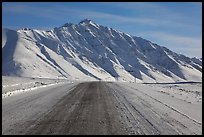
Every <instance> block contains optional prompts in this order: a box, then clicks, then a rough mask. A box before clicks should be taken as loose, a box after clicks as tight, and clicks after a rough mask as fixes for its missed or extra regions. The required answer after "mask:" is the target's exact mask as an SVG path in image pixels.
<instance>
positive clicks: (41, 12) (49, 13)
mask: <svg viewBox="0 0 204 137" xmlns="http://www.w3.org/2000/svg"><path fill="white" fill-rule="evenodd" d="M145 5H146V7H152V8H153V7H154V8H156V7H157V6H155V5H154V6H153V5H150V4H148V5H147V4H145ZM3 12H13V13H21V14H30V15H34V16H39V17H45V18H50V19H54V20H65V17H67V16H73V15H76V16H77V17H81V19H83V18H94V19H104V20H106V22H110V23H119V22H120V23H126V24H127V23H132V24H134V23H135V24H142V25H151V26H161V25H163V26H170V27H171V26H174V27H184V26H186V27H190V26H189V25H187V24H183V23H179V22H176V21H172V20H161V19H160V18H159V19H155V18H149V17H148V18H146V17H136V16H132V17H127V16H121V15H116V14H110V13H104V12H97V11H91V10H84V9H79V8H73V7H67V6H66V7H65V6H52V7H49V8H48V7H47V8H45V7H33V6H29V5H23V4H21V5H6V6H3Z"/></svg>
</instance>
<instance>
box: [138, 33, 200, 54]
mask: <svg viewBox="0 0 204 137" xmlns="http://www.w3.org/2000/svg"><path fill="white" fill-rule="evenodd" d="M139 35H140V36H142V37H145V38H148V39H149V40H152V41H153V40H154V41H155V43H157V44H158V43H159V44H160V45H161V46H166V47H168V48H169V49H171V50H173V51H175V52H180V53H182V54H185V55H188V56H191V57H194V56H195V57H201V56H202V38H195V37H187V36H179V35H174V34H169V33H165V32H156V31H149V32H141V33H139Z"/></svg>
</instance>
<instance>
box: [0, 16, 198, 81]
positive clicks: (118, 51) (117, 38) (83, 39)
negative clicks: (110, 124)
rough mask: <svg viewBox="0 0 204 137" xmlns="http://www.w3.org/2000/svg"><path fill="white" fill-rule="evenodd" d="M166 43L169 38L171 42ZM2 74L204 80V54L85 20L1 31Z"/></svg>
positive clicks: (147, 79)
mask: <svg viewBox="0 0 204 137" xmlns="http://www.w3.org/2000/svg"><path fill="white" fill-rule="evenodd" d="M167 42H168V41H167ZM2 75H15V76H25V77H48V78H58V77H66V78H68V79H72V80H73V79H74V80H77V79H79V80H99V79H101V80H110V81H115V80H119V81H134V80H135V78H136V81H137V82H142V81H143V82H175V81H202V59H197V58H189V57H186V56H184V55H180V54H177V53H175V52H172V51H171V50H169V49H167V48H165V47H162V46H159V45H157V44H155V43H152V42H150V41H148V40H145V39H143V38H140V37H136V36H131V35H128V34H126V33H122V32H120V31H117V30H115V29H112V28H108V27H104V26H102V25H98V24H96V23H95V22H93V21H91V20H89V19H85V20H83V21H81V22H80V23H79V24H72V23H66V24H64V25H63V26H61V27H57V28H54V29H52V30H50V31H45V30H36V29H29V28H24V29H20V30H17V31H15V30H10V29H3V31H2Z"/></svg>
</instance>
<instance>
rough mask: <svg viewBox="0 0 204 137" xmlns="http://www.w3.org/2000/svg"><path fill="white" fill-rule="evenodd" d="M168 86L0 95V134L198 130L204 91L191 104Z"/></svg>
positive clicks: (88, 85) (95, 85) (88, 86)
mask: <svg viewBox="0 0 204 137" xmlns="http://www.w3.org/2000/svg"><path fill="white" fill-rule="evenodd" d="M168 86H169V85H167V86H164V85H156V84H135V83H115V82H84V83H60V84H56V85H53V86H49V87H45V88H40V89H36V90H34V91H32V92H26V93H21V94H17V95H13V96H10V97H7V98H2V134H150V135H153V134H168V135H170V134H174V135H175V134H202V103H201V100H199V99H200V98H202V92H201V93H199V97H197V100H196V99H194V100H193V99H191V100H190V103H189V101H186V100H185V99H184V98H182V97H180V96H181V95H180V92H178V93H179V94H178V95H177V91H180V90H179V89H180V88H179V89H178V90H177V89H176V88H173V89H172V88H171V89H170V88H168ZM172 87H173V86H172ZM201 88H202V84H201ZM183 89H184V88H183ZM197 92H199V91H197ZM197 92H195V93H197ZM181 93H182V95H183V94H185V93H186V92H185V91H183V92H181ZM192 93H194V91H192ZM186 94H187V93H186ZM188 94H189V93H188ZM173 95H174V96H173ZM190 96H191V94H190V95H189V97H190Z"/></svg>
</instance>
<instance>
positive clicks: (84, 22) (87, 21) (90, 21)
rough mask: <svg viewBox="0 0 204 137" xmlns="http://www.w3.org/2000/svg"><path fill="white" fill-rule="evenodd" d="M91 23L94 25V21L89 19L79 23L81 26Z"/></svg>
mask: <svg viewBox="0 0 204 137" xmlns="http://www.w3.org/2000/svg"><path fill="white" fill-rule="evenodd" d="M90 23H94V21H92V20H91V19H88V18H86V19H84V20H82V21H80V22H79V24H90ZM94 24H95V23H94Z"/></svg>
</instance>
